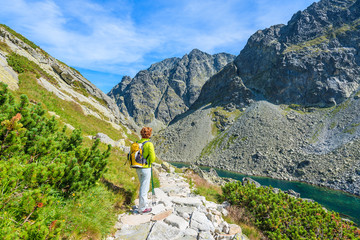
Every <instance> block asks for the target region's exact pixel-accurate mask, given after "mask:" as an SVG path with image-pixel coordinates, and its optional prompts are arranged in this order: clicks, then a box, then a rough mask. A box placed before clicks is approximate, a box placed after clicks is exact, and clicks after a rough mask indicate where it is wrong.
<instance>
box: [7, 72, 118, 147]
mask: <svg viewBox="0 0 360 240" xmlns="http://www.w3.org/2000/svg"><path fill="white" fill-rule="evenodd" d="M19 82H20V84H19V87H20V88H19V90H18V91H16V92H14V95H15V96H17V97H18V98H19V97H20V95H21V94H26V95H27V96H28V97H29V99H31V100H34V101H36V102H41V103H42V105H43V107H44V108H45V109H46V110H48V111H53V112H56V114H57V115H59V116H60V120H61V121H64V122H66V123H68V124H70V125H72V126H73V127H75V128H79V129H81V130H82V131H83V133H84V134H85V135H92V136H94V135H96V134H97V133H99V132H102V133H105V134H106V135H108V136H109V137H110V138H112V139H114V140H118V139H120V138H121V137H122V136H123V132H122V131H120V130H116V129H114V128H113V127H112V126H111V124H110V123H108V122H105V121H103V120H101V119H98V118H96V117H94V116H92V115H84V113H83V110H82V108H81V106H80V105H79V104H77V103H75V102H69V101H65V100H61V99H59V98H58V97H56V95H55V94H53V93H51V92H49V91H47V90H46V89H45V88H43V87H42V86H41V85H39V84H38V83H37V80H36V76H35V75H34V74H32V73H29V72H26V73H21V74H19Z"/></svg>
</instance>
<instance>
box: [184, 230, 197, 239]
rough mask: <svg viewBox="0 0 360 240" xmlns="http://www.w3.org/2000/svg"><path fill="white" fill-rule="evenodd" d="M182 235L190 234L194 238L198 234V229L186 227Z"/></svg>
mask: <svg viewBox="0 0 360 240" xmlns="http://www.w3.org/2000/svg"><path fill="white" fill-rule="evenodd" d="M184 235H186V236H192V237H195V238H196V237H197V236H198V231H196V230H195V229H192V228H187V229H185V232H184Z"/></svg>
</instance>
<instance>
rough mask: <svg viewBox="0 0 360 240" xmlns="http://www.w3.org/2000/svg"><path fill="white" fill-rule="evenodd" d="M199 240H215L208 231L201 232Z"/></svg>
mask: <svg viewBox="0 0 360 240" xmlns="http://www.w3.org/2000/svg"><path fill="white" fill-rule="evenodd" d="M198 240H215V238H214V237H213V236H212V234H211V233H210V232H208V231H206V232H200V233H199V235H198Z"/></svg>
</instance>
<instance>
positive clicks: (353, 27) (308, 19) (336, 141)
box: [154, 0, 360, 195]
mask: <svg viewBox="0 0 360 240" xmlns="http://www.w3.org/2000/svg"><path fill="white" fill-rule="evenodd" d="M359 6H360V1H348V0H342V1H332V0H322V1H319V2H317V3H314V4H312V5H311V6H309V7H308V8H307V9H305V10H304V11H299V12H298V13H296V14H295V15H294V16H293V17H292V18H291V20H290V21H289V22H288V24H287V25H283V24H280V25H274V26H271V27H269V28H267V29H264V30H259V31H257V32H256V33H254V34H253V35H252V36H251V37H250V38H249V40H248V42H247V44H246V46H245V47H244V49H243V50H242V51H241V52H240V54H239V55H238V56H237V57H236V59H235V60H234V62H232V63H229V64H228V65H227V66H226V67H224V68H223V69H222V70H221V71H220V72H219V73H217V74H215V75H214V76H212V77H211V78H210V79H209V80H208V81H207V82H206V83H205V84H204V86H203V88H202V91H201V93H200V95H199V97H198V99H197V100H196V101H195V102H194V104H193V105H192V106H191V107H190V109H189V110H188V111H187V112H185V113H184V114H181V115H179V116H178V117H176V118H175V120H173V121H172V122H171V123H170V124H169V126H168V127H167V128H166V129H164V130H162V131H160V132H159V134H158V135H157V136H155V138H154V142H155V146H156V147H157V148H158V149H160V152H159V156H160V157H161V158H163V159H164V160H167V161H175V162H187V163H196V164H199V165H205V166H210V167H215V168H220V169H226V170H230V171H237V172H240V173H244V174H249V175H260V176H269V177H272V178H278V179H284V180H292V181H304V182H308V183H311V184H316V185H320V186H326V187H330V188H334V189H340V190H343V191H347V192H350V193H352V194H356V195H360V192H359V187H360V175H359V173H360V170H359V169H358V166H359V159H360V153H359V151H358V150H357V149H358V148H359V147H360V128H359V126H360V124H359V123H360V118H359V114H358V111H357V109H359V105H360V102H359V90H360V89H359V83H360V78H359V76H360V55H359V53H360V46H359V45H358V42H359V36H360V24H359V23H360V19H359V17H358V16H359V15H360V8H359Z"/></svg>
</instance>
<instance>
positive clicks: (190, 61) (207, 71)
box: [108, 49, 235, 130]
mask: <svg viewBox="0 0 360 240" xmlns="http://www.w3.org/2000/svg"><path fill="white" fill-rule="evenodd" d="M234 59H235V56H233V55H231V54H226V53H219V54H214V55H210V54H207V53H205V52H202V51H200V50H198V49H194V50H192V51H191V52H190V53H189V54H186V55H185V56H183V57H182V58H169V59H165V60H163V61H161V62H159V63H155V64H153V65H151V67H150V68H148V69H147V70H143V71H140V72H139V73H138V74H136V76H135V77H134V78H133V79H132V78H130V77H128V76H125V77H124V78H123V79H122V81H121V82H120V83H119V84H118V85H116V86H115V87H114V88H113V89H112V90H111V91H110V92H109V93H108V95H109V96H110V97H112V98H113V99H115V101H116V104H117V105H118V106H119V108H120V111H121V112H122V113H124V114H128V116H129V118H132V119H134V121H135V122H136V124H138V125H139V126H143V125H149V126H151V127H153V128H154V129H155V130H159V129H161V128H163V127H165V126H166V125H167V124H168V123H169V122H170V121H171V120H172V119H173V118H174V117H175V116H177V115H179V114H181V113H183V112H185V111H186V110H187V109H188V108H189V107H190V106H191V105H192V104H193V103H194V101H195V100H196V99H197V97H198V96H199V94H200V90H201V87H202V86H203V84H204V83H205V82H206V80H208V79H209V78H210V77H211V76H212V75H214V74H215V73H217V72H218V71H219V70H221V69H222V68H223V67H224V66H225V65H226V64H227V63H229V62H232V61H233V60H234Z"/></svg>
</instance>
